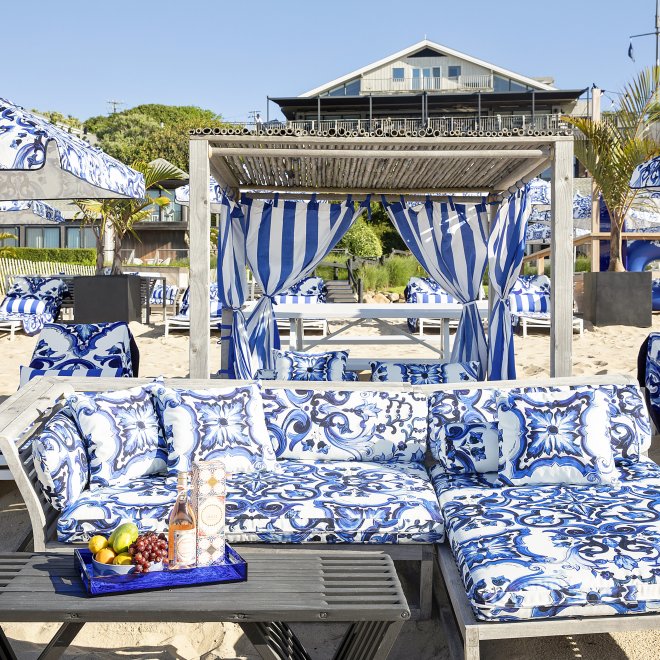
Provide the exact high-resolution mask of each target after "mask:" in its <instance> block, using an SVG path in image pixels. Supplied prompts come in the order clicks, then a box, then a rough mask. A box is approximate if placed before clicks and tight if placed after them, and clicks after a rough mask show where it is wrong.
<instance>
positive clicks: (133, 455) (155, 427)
mask: <svg viewBox="0 0 660 660" xmlns="http://www.w3.org/2000/svg"><path fill="white" fill-rule="evenodd" d="M153 387H154V386H153V385H148V386H146V387H133V388H131V389H129V390H118V391H112V392H98V393H94V394H92V395H86V394H75V395H73V396H70V397H69V399H68V404H69V407H70V408H71V410H72V411H73V414H74V417H75V419H76V422H77V423H78V426H79V428H80V430H81V432H82V435H83V438H84V439H85V442H86V443H87V447H88V451H89V468H90V479H89V487H90V489H95V488H100V487H103V486H110V485H120V484H125V483H127V482H129V481H131V480H132V479H137V478H139V477H144V476H146V475H149V474H160V473H164V472H165V469H166V466H167V454H166V451H165V441H164V439H163V437H162V434H161V431H160V425H159V423H158V416H157V414H156V409H155V407H154V401H153V398H152V395H151V392H152V389H153Z"/></svg>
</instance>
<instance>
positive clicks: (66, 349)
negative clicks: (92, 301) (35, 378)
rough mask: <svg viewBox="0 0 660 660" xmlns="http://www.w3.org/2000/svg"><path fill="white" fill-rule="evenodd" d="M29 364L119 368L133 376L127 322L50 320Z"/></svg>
mask: <svg viewBox="0 0 660 660" xmlns="http://www.w3.org/2000/svg"><path fill="white" fill-rule="evenodd" d="M30 367H32V368H33V369H66V370H68V369H72V368H74V367H76V368H78V367H80V368H85V369H117V370H121V371H122V373H121V375H123V376H133V364H132V361H131V332H130V330H129V329H128V324H127V323H124V322H123V321H120V322H117V323H93V324H92V323H90V324H83V325H81V324H79V325H62V324H58V323H49V324H47V325H45V326H44V329H43V330H42V331H41V334H40V335H39V341H38V342H37V346H36V347H35V349H34V352H33V353H32V359H31V360H30Z"/></svg>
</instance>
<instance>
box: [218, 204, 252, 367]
mask: <svg viewBox="0 0 660 660" xmlns="http://www.w3.org/2000/svg"><path fill="white" fill-rule="evenodd" d="M245 235H246V221H245V216H244V215H243V211H242V210H241V207H240V206H238V205H237V204H235V203H234V202H232V201H231V200H230V199H228V198H227V196H226V195H224V194H223V195H222V199H221V209H220V219H219V225H218V299H219V301H220V303H221V304H222V306H223V307H224V308H226V309H231V310H232V324H231V339H230V341H229V365H228V369H227V374H226V375H227V377H228V378H240V379H246V380H247V379H251V378H252V377H253V369H252V365H251V363H252V357H251V354H250V347H249V344H248V339H247V332H246V329H245V315H244V314H243V312H242V310H241V307H242V306H243V303H245V297H246V291H247V281H246V280H247V278H246V272H245V269H246V265H247V264H246V257H245ZM226 330H227V328H225V327H223V328H222V331H223V334H224V332H226Z"/></svg>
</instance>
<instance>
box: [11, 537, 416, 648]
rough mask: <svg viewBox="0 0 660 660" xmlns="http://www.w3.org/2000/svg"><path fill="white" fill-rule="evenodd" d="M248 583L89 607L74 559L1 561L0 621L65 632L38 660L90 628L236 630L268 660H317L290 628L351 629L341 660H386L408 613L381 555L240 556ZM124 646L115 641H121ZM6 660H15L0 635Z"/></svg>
mask: <svg viewBox="0 0 660 660" xmlns="http://www.w3.org/2000/svg"><path fill="white" fill-rule="evenodd" d="M240 552H241V555H242V556H243V557H244V558H245V560H246V561H247V562H248V580H247V582H239V583H234V584H215V585H204V586H196V587H186V588H181V589H172V590H160V591H148V592H139V593H135V592H134V593H130V594H117V595H112V596H101V597H95V598H90V597H88V596H87V592H86V591H85V588H84V587H83V585H82V582H81V580H80V577H79V576H78V573H77V572H76V570H75V567H74V563H73V554H60V553H58V554H54V553H6V554H0V621H1V622H13V621H21V622H40V623H48V622H61V623H62V624H63V625H62V626H60V628H59V630H58V631H57V633H56V635H55V636H54V637H53V639H52V640H51V641H50V643H49V644H48V646H47V647H46V648H45V650H44V651H43V653H42V654H41V655H40V656H39V657H40V660H46V659H47V660H53V659H54V658H58V657H59V656H60V655H61V654H62V653H63V652H64V651H65V650H66V648H67V647H68V646H69V645H70V644H71V642H72V641H73V639H74V638H75V636H76V635H77V634H78V632H79V631H80V629H81V628H82V627H83V626H84V625H85V623H87V622H103V623H108V622H117V623H145V622H163V621H164V622H179V621H181V622H192V623H200V622H212V621H217V622H222V621H227V622H232V623H237V624H238V625H240V626H241V628H242V629H243V632H244V633H245V634H246V636H247V637H248V639H249V640H250V642H251V643H252V644H253V645H254V647H255V648H256V650H257V651H258V652H259V654H260V655H261V657H262V658H265V659H268V660H275V659H279V658H287V659H290V660H303V659H308V658H311V656H310V655H309V654H308V653H307V651H305V649H304V648H303V646H302V644H301V643H300V641H299V640H298V638H297V637H296V635H295V634H294V632H293V631H292V630H291V628H290V627H289V625H288V624H289V623H292V622H324V621H327V622H347V623H349V624H350V625H349V627H348V630H347V632H346V635H345V636H344V639H343V641H342V642H341V644H340V646H339V649H338V650H337V653H336V654H335V658H336V659H337V660H351V659H357V658H364V659H365V660H367V659H369V658H374V659H377V660H380V659H383V658H386V657H387V656H388V654H389V652H390V650H391V648H392V645H393V644H394V642H395V640H396V638H397V636H398V634H399V631H400V630H401V627H402V626H403V624H404V622H405V621H407V620H408V619H409V618H410V610H409V609H408V605H407V603H406V599H405V597H404V595H403V590H402V589H401V585H400V583H399V580H398V578H397V574H396V570H395V568H394V564H393V562H392V560H391V558H390V557H389V556H388V555H387V554H384V553H380V552H350V551H347V552H340V553H336V552H327V551H326V552H324V551H316V550H314V551H312V550H305V549H303V548H300V549H298V548H293V549H279V550H278V549H277V548H273V552H272V553H264V552H263V551H254V550H252V551H251V550H250V549H249V548H241V550H240ZM118 641H119V640H118ZM0 657H2V658H8V659H9V660H14V659H15V658H16V655H15V654H14V652H13V650H12V648H11V644H10V643H9V640H8V639H7V637H6V636H5V634H4V632H3V631H2V628H1V627H0Z"/></svg>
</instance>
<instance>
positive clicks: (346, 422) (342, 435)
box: [263, 387, 427, 463]
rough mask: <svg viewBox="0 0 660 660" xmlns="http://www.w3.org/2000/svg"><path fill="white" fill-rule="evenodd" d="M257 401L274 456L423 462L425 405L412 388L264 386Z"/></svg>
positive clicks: (333, 459)
mask: <svg viewBox="0 0 660 660" xmlns="http://www.w3.org/2000/svg"><path fill="white" fill-rule="evenodd" d="M263 399H264V413H265V417H266V428H267V429H268V432H269V434H270V438H271V440H272V442H273V446H274V447H275V453H276V454H277V456H278V458H292V459H297V460H326V461H379V462H389V461H397V462H402V463H409V462H421V461H423V460H424V454H425V452H426V427H427V421H426V419H427V417H426V416H427V404H426V397H424V396H423V395H421V394H418V393H416V392H397V391H393V390H391V391H384V392H378V391H375V390H357V391H342V390H328V391H312V390H304V389H300V390H294V389H288V388H287V389H284V388H270V387H266V388H264V391H263Z"/></svg>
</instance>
